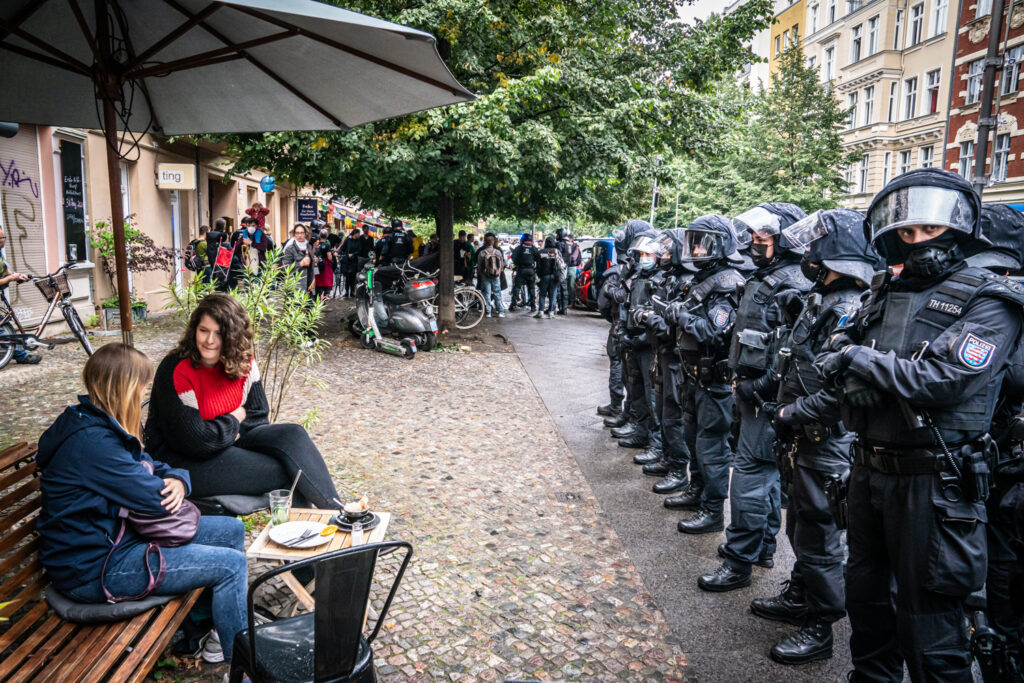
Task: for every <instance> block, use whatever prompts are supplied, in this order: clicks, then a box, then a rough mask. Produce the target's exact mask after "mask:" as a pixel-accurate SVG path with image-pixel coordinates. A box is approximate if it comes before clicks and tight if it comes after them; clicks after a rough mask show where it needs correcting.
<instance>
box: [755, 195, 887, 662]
mask: <svg viewBox="0 0 1024 683" xmlns="http://www.w3.org/2000/svg"><path fill="white" fill-rule="evenodd" d="M781 241H782V242H784V243H786V244H787V246H790V247H791V248H794V249H796V250H804V249H806V251H805V252H804V255H803V258H802V259H801V261H800V268H801V270H802V271H803V274H804V277H806V278H807V279H808V280H810V281H811V282H812V283H813V284H812V286H811V290H810V292H809V293H808V294H805V295H803V296H801V295H799V293H798V292H796V291H795V290H787V291H786V292H785V293H784V294H782V295H780V297H778V304H779V309H780V312H781V313H782V315H783V320H784V322H785V324H786V329H787V332H786V333H785V334H784V336H783V337H782V340H781V344H780V345H779V350H778V356H779V360H778V361H777V362H776V363H775V364H774V369H775V373H776V376H778V377H779V389H778V396H777V399H778V400H777V402H776V403H772V404H770V403H767V402H766V403H765V404H764V405H763V406H762V410H765V411H767V412H769V413H771V414H773V415H774V416H775V420H774V425H775V432H776V453H777V454H779V455H781V456H782V457H781V458H779V460H780V462H779V469H780V471H781V474H782V481H783V484H784V487H786V486H787V484H788V492H789V507H788V509H787V511H786V534H787V536H788V537H789V541H790V545H792V547H793V552H794V554H795V555H796V563H795V565H794V566H793V571H792V574H791V576H790V580H789V585H788V587H787V588H786V590H785V591H783V593H782V594H781V595H778V596H776V597H773V598H768V599H755V600H754V601H753V602H751V604H750V610H751V611H752V612H753V613H754V614H757V615H758V616H761V617H765V618H767V619H774V620H778V621H787V622H789V623H795V624H796V625H798V626H801V629H800V631H799V632H797V633H796V634H793V635H791V636H788V637H786V638H784V639H783V640H782V641H781V642H779V643H778V644H777V645H775V646H774V647H773V648H772V649H771V657H772V659H774V660H775V661H777V662H781V663H783V664H803V663H806V662H810V661H814V660H817V659H827V658H829V657H831V656H832V624H833V623H835V622H836V621H838V620H839V619H842V618H843V617H844V616H846V606H845V601H846V594H845V591H844V590H843V551H844V549H843V542H842V536H841V531H840V529H841V528H845V522H844V521H843V523H842V524H841V525H840V521H841V520H837V519H836V514H834V512H833V506H832V505H831V504H830V500H829V497H828V495H827V494H826V492H827V491H828V492H830V493H832V495H833V498H836V506H837V507H838V499H837V498H838V490H839V488H841V487H842V485H843V483H844V482H845V481H846V480H847V477H848V476H849V472H850V460H851V457H852V455H851V451H850V446H851V444H852V443H853V434H852V433H850V432H847V431H846V430H844V429H843V428H842V425H841V424H840V415H839V406H838V402H837V401H836V399H835V398H834V397H833V396H832V394H831V392H830V391H829V390H828V389H827V388H826V387H825V386H824V385H823V383H822V381H821V377H820V376H819V375H818V371H817V369H816V368H815V367H814V359H815V357H816V356H817V354H818V353H819V352H820V351H821V350H822V348H823V347H824V345H825V343H826V341H827V340H828V337H829V336H830V335H831V334H832V333H833V332H834V331H835V329H836V327H837V326H838V325H839V324H841V323H845V322H846V321H847V320H849V319H850V318H851V317H852V316H853V314H854V313H855V312H856V311H857V309H858V308H859V307H860V301H861V295H862V294H863V293H864V292H865V291H866V290H867V288H868V283H870V282H871V278H872V276H873V274H874V272H875V271H876V270H878V269H880V268H882V262H881V259H879V258H878V254H877V253H875V250H874V249H873V248H872V247H871V245H870V244H868V242H867V240H866V239H865V237H864V216H863V215H861V214H860V213H858V212H856V211H851V210H849V209H835V210H832V211H816V212H815V213H813V214H811V215H810V216H808V217H807V218H804V219H802V220H800V221H798V222H796V223H794V224H793V225H791V226H789V227H788V228H786V229H785V230H783V231H782V240H781Z"/></svg>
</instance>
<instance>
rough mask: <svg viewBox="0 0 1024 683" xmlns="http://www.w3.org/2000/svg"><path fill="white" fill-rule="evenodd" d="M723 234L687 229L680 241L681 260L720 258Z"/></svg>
mask: <svg viewBox="0 0 1024 683" xmlns="http://www.w3.org/2000/svg"><path fill="white" fill-rule="evenodd" d="M721 239H722V236H721V235H719V234H717V233H714V232H710V231H707V230H691V229H689V228H688V229H687V230H686V232H684V233H683V239H682V240H681V241H680V243H679V260H680V261H710V260H714V259H720V258H722V256H723V255H724V254H722V253H721V252H722V244H721Z"/></svg>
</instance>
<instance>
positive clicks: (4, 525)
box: [0, 496, 43, 533]
mask: <svg viewBox="0 0 1024 683" xmlns="http://www.w3.org/2000/svg"><path fill="white" fill-rule="evenodd" d="M42 508H43V498H42V496H36V497H35V498H32V499H30V500H29V501H28V502H27V503H25V504H24V505H22V506H21V507H20V508H18V509H17V510H15V511H14V512H12V513H10V514H9V515H7V516H6V517H0V532H3V533H7V532H8V530H9V529H12V528H14V525H15V524H17V523H18V522H20V521H21V520H23V519H25V518H26V517H28V516H29V515H31V514H32V513H33V512H35V511H37V510H41V509H42ZM32 528H35V525H33V526H32Z"/></svg>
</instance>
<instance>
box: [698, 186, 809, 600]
mask: <svg viewBox="0 0 1024 683" xmlns="http://www.w3.org/2000/svg"><path fill="white" fill-rule="evenodd" d="M804 215H805V214H804V212H803V211H802V210H801V209H800V208H799V207H797V206H794V205H793V204H786V203H783V202H771V203H766V204H759V205H757V206H755V207H754V208H752V209H750V210H748V211H745V212H743V213H741V214H740V215H739V216H737V217H736V218H734V219H733V223H734V224H735V226H736V228H737V230H738V231H742V232H748V233H750V235H751V239H752V243H751V245H750V246H749V247H748V252H749V254H750V257H751V260H753V262H754V265H755V266H757V270H756V271H754V273H753V275H752V277H751V278H750V280H748V281H747V284H746V286H745V288H744V290H743V298H742V299H741V300H740V305H739V311H738V313H737V316H736V325H735V329H734V330H733V338H732V343H731V345H730V347H729V364H730V366H731V367H732V369H733V370H734V371H735V372H736V374H737V376H738V381H737V384H736V403H737V405H738V407H739V411H738V412H739V435H738V438H737V443H736V459H735V463H734V467H733V473H732V482H731V485H730V490H729V495H730V500H729V506H730V512H731V515H730V521H729V528H728V529H727V530H726V543H725V545H724V546H720V548H719V554H720V555H721V556H722V558H723V559H722V565H721V566H720V567H719V568H718V569H716V570H715V571H713V572H711V573H708V574H704V575H703V576H701V577H700V578H699V579H698V580H697V585H698V586H700V587H701V588H703V589H704V590H708V591H714V592H721V591H729V590H733V589H736V588H742V587H743V586H749V585H750V574H751V567H752V566H753V565H754V564H757V565H759V566H762V567H771V566H773V565H774V560H773V559H772V557H773V555H774V554H775V535H776V534H777V533H778V531H779V528H780V526H781V520H782V516H781V514H782V513H781V500H780V486H779V471H778V468H777V467H776V465H775V453H774V449H773V442H774V439H775V432H774V430H773V429H772V425H771V416H770V415H768V414H767V413H766V412H764V411H763V410H761V409H760V405H761V403H762V402H763V401H765V400H768V401H771V400H772V399H773V398H774V396H775V391H776V387H775V377H774V375H773V374H772V373H770V372H769V367H768V360H769V354H768V348H769V343H768V340H767V339H766V337H768V336H769V335H766V334H765V333H767V332H772V331H775V330H777V329H779V326H780V324H781V322H782V321H781V316H780V313H779V309H778V306H777V305H776V304H775V303H774V301H775V299H776V297H778V296H779V295H781V294H783V293H785V292H787V291H789V290H793V291H796V292H805V291H807V290H808V289H809V288H810V286H811V283H810V282H808V281H807V279H806V278H805V277H804V276H803V275H802V274H801V272H800V263H799V261H800V254H799V253H798V252H797V251H795V250H793V249H790V248H788V246H787V245H785V244H783V243H781V242H780V235H781V233H782V230H783V229H785V228H787V227H789V226H790V225H792V224H793V223H795V222H796V221H798V220H800V219H801V218H803V217H804Z"/></svg>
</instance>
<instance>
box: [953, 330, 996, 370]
mask: <svg viewBox="0 0 1024 683" xmlns="http://www.w3.org/2000/svg"><path fill="white" fill-rule="evenodd" d="M995 351H996V345H995V344H993V343H991V342H987V341H985V340H984V339H982V338H981V337H979V336H977V335H976V334H968V335H967V336H966V337H965V338H964V340H963V342H961V343H960V349H959V350H958V351H957V354H956V357H957V358H958V359H960V362H961V363H963V364H964V365H966V366H967V367H969V368H971V369H972V370H980V369H982V368H984V367H985V366H986V365H988V364H989V363H990V362H992V356H993V355H995Z"/></svg>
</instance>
